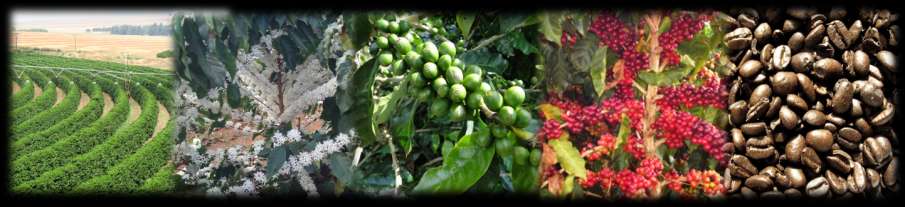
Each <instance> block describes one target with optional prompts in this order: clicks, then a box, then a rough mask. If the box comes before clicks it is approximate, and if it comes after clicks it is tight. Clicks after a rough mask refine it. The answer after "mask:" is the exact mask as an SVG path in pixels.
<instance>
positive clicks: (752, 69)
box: [738, 60, 764, 79]
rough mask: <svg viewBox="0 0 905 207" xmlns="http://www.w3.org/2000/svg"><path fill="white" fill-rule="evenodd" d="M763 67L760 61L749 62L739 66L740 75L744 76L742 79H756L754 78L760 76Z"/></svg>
mask: <svg viewBox="0 0 905 207" xmlns="http://www.w3.org/2000/svg"><path fill="white" fill-rule="evenodd" d="M763 67H764V65H763V64H762V63H761V62H760V61H758V60H748V61H747V62H745V63H743V64H742V65H741V66H739V68H738V74H739V75H740V76H742V78H746V79H754V77H756V76H757V75H759V74H760V70H761V68H763Z"/></svg>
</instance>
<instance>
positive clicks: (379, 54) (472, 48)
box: [337, 12, 540, 196]
mask: <svg viewBox="0 0 905 207" xmlns="http://www.w3.org/2000/svg"><path fill="white" fill-rule="evenodd" d="M351 18H352V20H354V21H356V22H347V26H348V27H347V28H348V29H349V30H347V32H349V34H361V35H353V36H351V37H353V38H351V40H352V43H353V44H355V45H357V46H359V47H360V48H361V49H360V50H359V51H358V54H359V55H360V56H359V57H361V58H363V59H367V61H365V63H363V64H362V65H361V66H360V67H359V68H358V69H356V70H355V71H354V72H353V73H352V74H351V75H350V76H351V77H350V79H348V81H349V84H348V85H347V86H348V87H340V89H339V91H338V92H337V93H338V98H337V101H338V102H339V104H340V111H341V112H342V116H343V119H350V120H352V121H350V122H345V121H344V122H341V123H340V125H339V127H340V128H344V125H343V124H346V123H348V124H354V126H353V127H354V128H355V131H356V132H357V134H358V135H359V137H360V138H361V141H362V145H361V146H360V148H359V149H360V150H363V151H364V152H363V153H364V154H363V155H362V154H359V153H358V152H356V154H355V155H354V157H353V160H356V161H355V162H354V163H357V164H359V165H360V166H359V167H358V168H359V169H355V171H359V170H360V171H359V172H361V173H362V176H364V178H363V179H364V180H366V181H367V180H377V179H385V178H389V179H386V180H388V181H391V182H389V183H386V184H385V185H386V186H385V187H378V186H373V185H371V186H367V185H365V184H364V183H362V184H358V185H361V190H363V191H366V192H367V191H374V190H377V191H378V193H380V192H386V193H388V194H390V193H391V194H392V195H396V196H398V195H406V194H429V195H435V194H461V193H466V192H472V193H473V192H485V193H486V192H517V193H529V192H533V191H535V190H536V189H537V188H538V186H539V178H538V170H537V164H538V163H539V162H538V161H539V160H540V151H539V150H538V149H537V148H536V147H534V133H535V131H536V130H537V127H538V126H539V123H538V122H537V121H536V120H535V118H534V117H533V114H534V113H533V111H534V108H533V107H532V104H531V103H532V101H533V100H534V99H532V98H531V96H532V92H529V90H531V89H526V88H525V86H526V84H525V82H526V81H530V80H532V79H530V78H531V77H533V73H534V72H535V71H536V70H535V69H529V70H525V69H521V68H514V67H534V66H535V65H534V64H533V63H532V62H533V60H534V59H530V56H529V55H533V54H535V53H536V47H535V46H534V44H535V43H533V42H531V41H530V40H528V39H526V37H525V36H524V35H523V34H522V33H521V31H523V30H524V31H530V29H529V28H531V27H532V25H535V24H534V23H533V22H530V18H529V17H528V16H527V15H523V14H512V15H505V16H502V17H494V16H491V15H478V14H470V13H450V14H447V13H417V12H415V13H397V12H374V13H364V14H360V15H352V17H351ZM525 56H528V58H527V60H525V59H516V58H526V57H525ZM507 57H508V58H507ZM510 60H515V61H519V62H517V65H512V66H510V65H508V64H509V61H510ZM534 80H536V79H534ZM534 82H535V83H536V81H534ZM532 149H534V150H532ZM356 151H358V150H356ZM358 160H360V162H358ZM356 184H357V183H356ZM380 189H387V190H386V191H380ZM390 190H391V191H390Z"/></svg>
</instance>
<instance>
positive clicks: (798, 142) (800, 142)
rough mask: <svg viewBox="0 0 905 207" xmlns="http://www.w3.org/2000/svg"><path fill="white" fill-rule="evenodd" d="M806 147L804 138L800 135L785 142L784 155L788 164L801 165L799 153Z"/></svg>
mask: <svg viewBox="0 0 905 207" xmlns="http://www.w3.org/2000/svg"><path fill="white" fill-rule="evenodd" d="M805 147H806V144H805V141H804V137H803V136H801V135H800V134H799V135H797V136H795V138H792V140H790V141H789V142H786V147H785V155H786V158H787V159H788V160H789V162H792V163H801V152H803V151H804V148H805Z"/></svg>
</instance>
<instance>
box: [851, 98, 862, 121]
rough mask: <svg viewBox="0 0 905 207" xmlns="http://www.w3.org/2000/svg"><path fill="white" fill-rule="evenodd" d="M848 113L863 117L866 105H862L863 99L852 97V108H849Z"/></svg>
mask: <svg viewBox="0 0 905 207" xmlns="http://www.w3.org/2000/svg"><path fill="white" fill-rule="evenodd" d="M848 114H849V115H851V117H852V118H856V117H861V116H862V115H864V107H863V106H861V100H858V99H852V107H851V110H849V112H848Z"/></svg>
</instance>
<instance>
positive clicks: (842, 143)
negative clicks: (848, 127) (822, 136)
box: [834, 136, 861, 151]
mask: <svg viewBox="0 0 905 207" xmlns="http://www.w3.org/2000/svg"><path fill="white" fill-rule="evenodd" d="M834 140H835V141H836V143H835V144H836V145H838V146H839V148H841V149H845V150H849V151H859V150H860V147H861V143H860V142H851V141H848V140H845V138H842V137H841V136H836V138H835V139H834Z"/></svg>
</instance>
